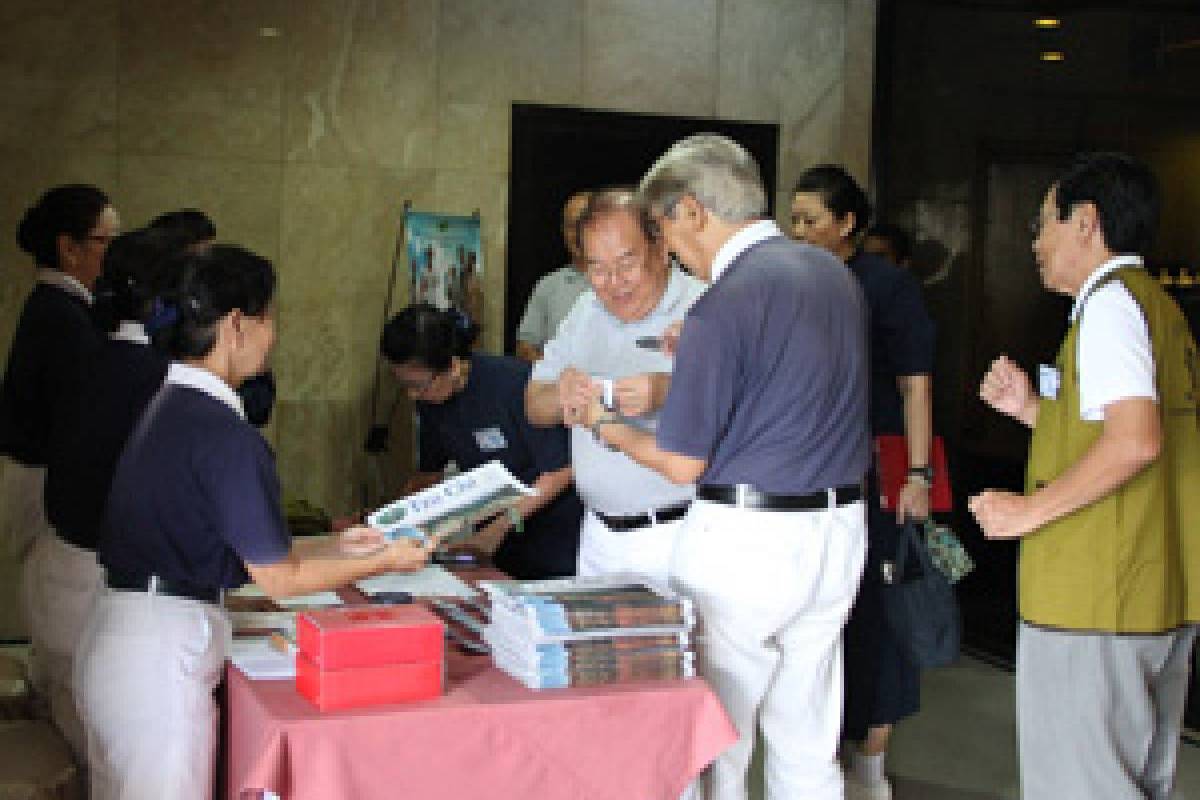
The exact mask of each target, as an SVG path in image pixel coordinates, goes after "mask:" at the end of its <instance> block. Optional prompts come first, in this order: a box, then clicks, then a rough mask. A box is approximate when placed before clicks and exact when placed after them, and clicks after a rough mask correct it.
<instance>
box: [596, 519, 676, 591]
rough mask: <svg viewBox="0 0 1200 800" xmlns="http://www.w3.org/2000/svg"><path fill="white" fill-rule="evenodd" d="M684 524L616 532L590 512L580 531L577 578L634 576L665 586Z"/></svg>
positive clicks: (658, 524)
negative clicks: (672, 555)
mask: <svg viewBox="0 0 1200 800" xmlns="http://www.w3.org/2000/svg"><path fill="white" fill-rule="evenodd" d="M682 524H683V521H682V520H675V521H674V522H661V523H655V524H653V525H647V526H646V527H644V528H638V529H636V530H632V531H614V530H611V529H610V528H609V527H608V526H607V525H605V524H604V523H603V522H601V521H600V518H599V517H597V516H596V515H595V514H593V513H592V512H591V511H590V510H589V511H588V512H587V513H586V514H584V515H583V527H582V528H581V529H580V531H579V555H578V556H577V557H576V560H575V574H577V575H580V576H587V577H591V576H594V575H610V574H612V573H615V572H632V573H634V574H635V575H644V576H646V577H647V578H651V579H653V580H655V581H658V582H660V583H666V582H667V580H668V578H669V577H670V568H671V554H672V553H673V552H674V550H675V541H676V539H677V538H678V536H679V531H680V526H681V525H682Z"/></svg>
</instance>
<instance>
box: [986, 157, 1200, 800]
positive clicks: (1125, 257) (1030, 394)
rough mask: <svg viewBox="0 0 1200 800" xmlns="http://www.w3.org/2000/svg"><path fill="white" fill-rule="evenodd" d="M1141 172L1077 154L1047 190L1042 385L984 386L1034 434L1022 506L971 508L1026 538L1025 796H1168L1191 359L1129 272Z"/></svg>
mask: <svg viewBox="0 0 1200 800" xmlns="http://www.w3.org/2000/svg"><path fill="white" fill-rule="evenodd" d="M1158 210H1159V197H1158V188H1157V182H1156V180H1155V179H1154V176H1153V174H1152V173H1151V172H1150V170H1149V169H1148V168H1147V167H1146V165H1145V164H1142V163H1140V162H1138V161H1136V160H1134V159H1132V158H1129V157H1128V156H1124V155H1120V154H1116V153H1099V154H1091V155H1088V156H1083V157H1081V158H1080V159H1078V160H1077V161H1076V162H1075V163H1074V164H1073V165H1072V166H1071V167H1070V169H1068V170H1067V171H1066V172H1065V173H1064V174H1063V176H1062V177H1061V178H1060V179H1059V180H1058V181H1057V182H1056V183H1055V184H1054V185H1053V186H1051V187H1050V189H1049V190H1048V191H1047V192H1046V196H1045V200H1044V201H1043V203H1042V208H1041V214H1040V216H1039V218H1038V220H1037V222H1036V223H1035V226H1034V240H1033V252H1034V256H1035V258H1036V261H1037V265H1038V272H1039V274H1040V276H1041V279H1042V283H1043V285H1045V287H1046V288H1047V289H1048V290H1050V291H1052V292H1057V293H1059V294H1064V295H1068V296H1070V297H1073V298H1074V300H1075V302H1074V307H1073V309H1072V311H1071V324H1070V327H1069V329H1068V332H1067V336H1066V338H1065V339H1064V341H1063V344H1062V347H1061V349H1060V350H1059V354H1058V357H1057V359H1056V362H1055V363H1054V364H1053V365H1044V366H1043V367H1041V369H1040V371H1039V375H1038V378H1037V383H1036V385H1035V384H1034V382H1033V381H1031V380H1030V378H1029V376H1027V375H1026V374H1025V372H1024V371H1022V370H1021V369H1020V368H1019V367H1018V366H1017V365H1016V364H1015V363H1013V361H1012V360H1010V359H1009V358H1007V357H1005V356H1000V357H999V358H997V359H996V361H995V362H994V363H993V364H992V366H991V369H990V370H989V371H988V373H987V375H986V376H984V378H983V381H982V384H981V385H980V389H979V394H980V397H981V398H982V399H983V401H984V402H986V403H987V404H988V405H990V406H991V407H992V408H994V409H996V410H997V411H1000V412H1001V413H1003V414H1006V415H1008V416H1011V417H1013V418H1014V419H1016V420H1017V421H1019V422H1021V423H1022V424H1024V425H1026V426H1027V427H1029V428H1032V429H1033V440H1032V443H1031V445H1030V451H1029V465H1028V468H1027V472H1026V479H1025V483H1026V485H1025V491H1024V493H1022V494H1016V493H1013V492H1006V491H997V490H990V491H985V492H983V493H981V494H979V495H977V496H976V497H973V498H971V501H970V508H971V512H972V513H973V514H974V515H975V517H976V519H977V520H978V521H979V525H980V527H981V528H982V529H983V532H984V534H985V535H986V536H987V537H988V538H989V539H1020V541H1021V571H1020V592H1019V595H1020V616H1021V624H1020V627H1019V628H1018V639H1017V734H1018V741H1019V745H1020V761H1021V797H1023V798H1026V800H1042V799H1043V798H1045V799H1046V800H1050V798H1054V799H1055V800H1057V798H1064V797H1088V798H1126V797H1139V798H1141V797H1146V798H1163V800H1165V798H1168V797H1171V796H1172V794H1173V792H1172V788H1173V783H1174V780H1175V754H1176V751H1177V749H1178V745H1179V733H1180V726H1181V722H1182V719H1183V710H1184V704H1185V701H1186V697H1187V687H1188V672H1189V666H1190V661H1191V651H1192V644H1193V642H1194V640H1195V637H1196V623H1197V622H1200V547H1198V546H1197V544H1196V542H1195V540H1196V534H1197V533H1198V532H1200V529H1198V528H1197V524H1198V523H1197V520H1200V500H1197V495H1196V488H1197V487H1196V476H1197V475H1200V405H1198V404H1200V378H1198V376H1197V374H1196V373H1197V363H1198V361H1197V351H1196V342H1195V340H1194V339H1193V338H1192V335H1191V333H1190V332H1189V330H1188V326H1187V322H1186V320H1185V319H1184V317H1183V315H1182V314H1181V313H1180V311H1179V308H1178V306H1176V305H1175V303H1174V301H1173V300H1172V299H1171V298H1170V297H1169V296H1168V295H1167V294H1166V293H1164V292H1163V291H1162V289H1161V288H1160V287H1159V285H1158V282H1157V281H1156V280H1155V279H1154V277H1153V276H1152V275H1149V274H1148V273H1147V272H1146V270H1145V269H1144V268H1143V267H1142V257H1141V255H1140V254H1141V253H1142V252H1144V251H1145V250H1146V248H1147V247H1148V245H1149V243H1150V239H1151V237H1152V235H1153V233H1154V228H1155V226H1156V225H1157V222H1158Z"/></svg>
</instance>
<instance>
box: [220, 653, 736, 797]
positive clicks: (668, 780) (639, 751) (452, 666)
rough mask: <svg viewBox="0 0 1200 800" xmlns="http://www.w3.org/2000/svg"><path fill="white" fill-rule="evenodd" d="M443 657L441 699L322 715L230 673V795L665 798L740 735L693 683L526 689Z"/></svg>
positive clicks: (477, 664)
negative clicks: (445, 670) (444, 678)
mask: <svg viewBox="0 0 1200 800" xmlns="http://www.w3.org/2000/svg"><path fill="white" fill-rule="evenodd" d="M448 657H449V663H448V669H449V675H448V678H447V691H446V694H445V695H444V696H443V697H441V698H439V699H437V700H432V701H427V702H421V703H413V704H409V705H396V706H380V707H376V708H365V709H355V710H352V711H342V712H333V713H326V714H321V713H320V712H318V711H317V710H316V709H315V708H314V707H313V706H311V705H309V703H308V702H307V701H306V700H304V698H302V697H300V695H298V694H296V691H295V689H294V688H293V685H292V682H291V681H251V680H249V679H248V678H246V677H245V676H244V675H243V674H242V673H241V672H240V671H239V670H238V669H236V668H234V667H232V666H231V667H229V671H228V690H229V691H228V700H227V713H228V739H227V746H228V754H227V756H228V762H227V763H228V788H229V797H230V798H239V797H240V796H241V794H242V792H246V791H252V792H253V791H256V790H263V789H267V790H270V791H273V792H275V793H277V794H279V795H281V796H282V797H283V798H284V800H307V799H308V798H313V799H314V800H318V799H319V800H331V798H406V800H419V799H420V798H437V800H453V798H460V797H461V798H470V800H480V798H489V800H501V799H502V798H514V800H516V799H517V798H519V800H534V799H536V800H555V798H563V800H609V799H611V800H655V799H656V798H662V800H674V798H677V797H678V796H679V793H680V792H682V791H683V789H684V787H685V786H686V785H687V783H688V782H689V781H690V780H691V779H692V778H694V777H695V776H696V775H698V774H699V772H700V770H702V769H703V768H704V766H705V765H707V764H708V763H709V762H710V761H712V760H713V759H714V758H715V757H716V756H717V755H718V754H719V753H720V752H721V751H722V750H724V749H725V748H726V747H728V746H729V745H730V744H731V743H732V742H733V741H734V739H735V738H736V734H735V732H734V730H733V727H732V726H731V725H730V724H729V721H728V719H727V718H726V716H725V712H724V710H723V709H722V708H721V705H720V703H719V702H718V701H717V699H716V696H715V695H714V694H713V693H712V691H711V690H710V689H709V688H708V687H707V686H706V685H705V684H704V682H703V681H701V680H698V679H694V680H686V681H647V682H641V683H629V684H621V685H619V686H607V687H602V688H595V689H558V690H547V691H541V692H534V691H530V690H528V689H525V688H524V687H523V686H521V685H520V684H518V683H517V682H515V681H513V680H512V679H510V678H509V677H507V676H506V675H504V674H503V673H501V672H499V671H498V670H496V669H495V668H494V667H492V666H491V662H490V661H489V660H488V659H487V658H486V657H480V656H463V655H459V654H457V653H455V654H452V655H449V656H448Z"/></svg>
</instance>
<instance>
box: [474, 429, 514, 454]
mask: <svg viewBox="0 0 1200 800" xmlns="http://www.w3.org/2000/svg"><path fill="white" fill-rule="evenodd" d="M475 444H477V445H479V449H480V450H482V451H483V452H485V453H492V452H495V451H496V450H503V449H504V448H506V447H508V440H507V439H505V438H504V432H503V431H502V430H500V429H499V428H484V429H483V430H479V431H475Z"/></svg>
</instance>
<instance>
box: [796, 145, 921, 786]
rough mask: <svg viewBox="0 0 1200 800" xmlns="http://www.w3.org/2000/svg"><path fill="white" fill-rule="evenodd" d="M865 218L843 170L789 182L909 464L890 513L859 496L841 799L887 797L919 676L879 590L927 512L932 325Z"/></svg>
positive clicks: (882, 422)
mask: <svg viewBox="0 0 1200 800" xmlns="http://www.w3.org/2000/svg"><path fill="white" fill-rule="evenodd" d="M870 217H871V204H870V202H869V201H868V200H867V196H866V193H865V192H863V190H862V189H861V188H860V187H859V185H858V184H857V183H856V182H855V180H854V178H852V177H851V176H850V175H849V173H847V172H846V170H845V169H843V168H842V167H839V166H832V165H822V166H818V167H813V168H812V169H809V170H808V171H806V172H805V173H804V174H803V175H801V176H800V179H799V180H798V181H797V182H796V187H795V189H794V191H793V195H792V234H793V236H795V238H797V239H801V240H803V241H806V242H808V243H809V244H813V245H816V246H818V247H823V248H825V249H826V250H828V251H830V252H831V253H833V254H834V255H835V256H837V257H838V258H840V259H842V261H844V262H845V263H846V266H847V267H849V268H850V271H851V272H853V273H854V275H855V277H857V278H858V280H859V283H860V284H861V286H862V288H863V293H864V294H865V295H866V298H867V306H868V308H869V310H870V318H871V340H870V341H871V405H870V408H871V433H872V434H873V435H878V434H884V433H898V434H903V435H904V436H905V439H906V441H907V446H908V457H909V459H908V460H909V464H910V465H911V467H910V470H909V475H908V480H907V482H906V483H905V485H904V487H903V488H902V489H901V491H900V496H899V498H898V500H897V503H896V506H897V508H896V511H895V514H891V513H884V512H883V511H882V509H881V508H880V507H879V492H878V491H877V490H874V491H869V492H868V495H869V496H870V497H871V498H872V500H871V502H870V503H869V504H868V513H867V566H866V571H865V572H864V574H863V581H862V584H861V587H860V589H859V594H858V598H857V599H856V601H855V605H854V608H853V610H852V611H851V613H850V620H849V622H848V623H847V625H846V635H845V641H846V660H845V669H846V706H845V724H844V728H843V737H844V738H845V739H847V740H849V741H851V742H855V743H857V744H858V747H857V748H856V749H855V750H854V751H853V752H852V753H851V756H850V762H851V766H852V769H851V772H850V775H849V778H850V780H849V781H847V784H846V796H847V798H855V799H856V798H864V799H865V800H887V798H890V797H891V786H890V784H889V783H888V781H887V778H886V777H885V775H884V772H883V761H884V756H885V754H886V752H887V745H888V739H889V736H890V734H891V728H892V725H893V724H894V723H896V722H899V721H900V720H901V719H904V718H905V717H907V716H910V715H912V714H915V713H916V711H917V709H918V708H919V707H920V673H919V671H918V669H917V668H916V667H915V666H914V665H913V664H912V663H911V662H909V661H908V660H907V659H906V658H905V657H904V655H903V654H902V653H901V651H900V649H899V647H898V645H897V644H896V642H895V640H894V638H893V637H892V635H891V632H890V631H889V629H888V628H887V626H886V625H885V624H884V621H883V605H882V603H883V598H882V592H881V589H882V586H883V582H884V569H885V567H884V562H890V561H892V560H893V559H894V558H895V553H896V546H897V542H898V538H897V537H898V536H899V531H900V528H899V525H898V522H903V521H904V520H905V519H906V518H911V519H924V518H925V517H927V516H928V515H929V486H930V483H931V481H932V473H931V472H930V471H929V450H930V444H931V441H932V380H931V374H932V372H933V360H934V325H933V321H932V320H931V319H930V317H929V314H928V313H927V312H926V310H925V303H924V300H923V299H922V297H921V287H920V284H918V283H917V281H916V279H915V278H914V277H913V276H912V274H911V273H910V272H908V271H907V270H904V269H901V268H900V267H898V266H896V265H894V264H892V263H890V262H888V261H886V260H885V259H883V258H881V257H879V256H876V255H872V254H869V253H864V252H863V251H862V249H861V248H860V246H859V242H860V239H861V238H862V234H863V232H864V231H865V230H866V228H867V224H868V223H869V222H870ZM869 480H874V476H873V475H872V477H871V478H869Z"/></svg>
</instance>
